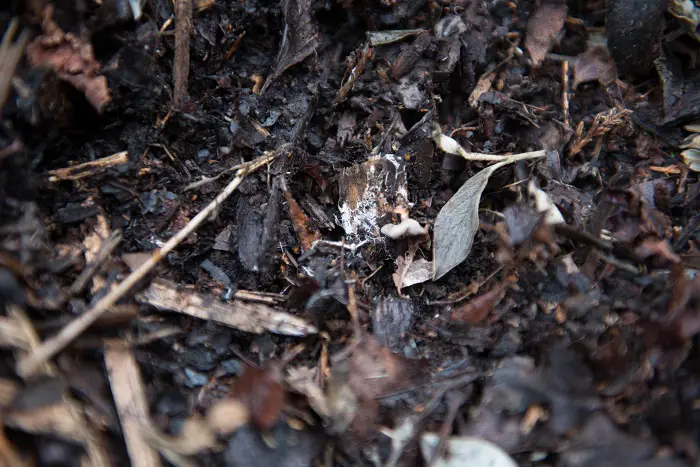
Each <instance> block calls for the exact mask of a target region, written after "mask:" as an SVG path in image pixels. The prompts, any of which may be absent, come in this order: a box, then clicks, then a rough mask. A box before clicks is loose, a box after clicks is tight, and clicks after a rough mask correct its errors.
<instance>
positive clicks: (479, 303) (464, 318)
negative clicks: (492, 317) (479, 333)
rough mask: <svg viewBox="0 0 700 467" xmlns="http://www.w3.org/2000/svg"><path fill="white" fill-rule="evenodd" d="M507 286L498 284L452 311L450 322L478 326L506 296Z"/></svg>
mask: <svg viewBox="0 0 700 467" xmlns="http://www.w3.org/2000/svg"><path fill="white" fill-rule="evenodd" d="M505 290H506V288H505V285H504V284H498V285H497V286H496V287H494V288H493V289H491V290H489V291H488V292H486V293H484V294H481V295H479V296H478V297H474V298H473V299H471V300H469V301H468V302H466V303H464V304H463V305H460V306H458V307H456V308H455V309H454V310H452V314H451V315H450V320H451V321H455V322H461V323H469V324H477V323H480V322H481V321H483V320H484V319H486V317H487V316H488V314H489V312H490V311H491V310H493V308H494V307H495V306H496V304H498V302H499V301H501V299H502V298H503V296H504V295H505Z"/></svg>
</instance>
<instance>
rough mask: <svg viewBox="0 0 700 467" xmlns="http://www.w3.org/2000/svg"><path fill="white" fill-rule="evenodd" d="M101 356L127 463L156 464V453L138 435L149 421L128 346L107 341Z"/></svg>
mask: <svg viewBox="0 0 700 467" xmlns="http://www.w3.org/2000/svg"><path fill="white" fill-rule="evenodd" d="M104 356H105V366H106V367H107V375H108V376H109V383H110V386H111V387H112V395H113V396H114V403H115V405H116V407H117V412H118V413H119V421H120V422H121V425H122V433H123V434H124V441H125V442H126V449H127V452H128V453H129V459H131V465H132V466H134V467H160V466H161V462H160V457H159V456H158V453H157V452H156V451H155V450H154V449H153V448H152V447H151V445H150V444H148V442H147V441H146V440H145V439H144V438H143V436H142V434H143V433H142V429H141V427H143V426H148V425H149V423H150V420H149V417H148V402H147V401H146V394H145V392H144V390H143V382H142V381H141V373H140V371H139V367H138V364H137V363H136V359H135V358H134V355H133V353H132V352H131V349H130V348H129V347H128V346H124V345H114V346H112V345H107V346H106V348H105V354H104Z"/></svg>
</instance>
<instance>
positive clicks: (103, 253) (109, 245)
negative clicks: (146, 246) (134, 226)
mask: <svg viewBox="0 0 700 467" xmlns="http://www.w3.org/2000/svg"><path fill="white" fill-rule="evenodd" d="M121 241H122V231H121V230H115V231H114V232H112V234H111V235H110V236H109V238H107V239H106V240H105V241H104V242H103V243H102V246H101V247H100V251H98V252H97V256H96V257H95V260H94V261H92V262H91V263H90V264H88V265H87V266H86V267H85V269H83V271H82V272H81V273H80V275H79V276H78V278H77V279H76V280H75V282H73V285H71V287H70V291H69V294H70V295H71V296H72V295H76V294H78V293H80V292H81V291H82V290H83V288H84V287H85V285H86V284H87V283H88V281H89V280H90V279H91V278H92V276H94V275H95V273H96V272H97V270H98V269H99V268H100V266H101V265H102V263H104V262H105V260H106V259H107V258H108V257H109V255H111V254H112V252H113V251H114V249H115V248H116V247H117V245H119V242H121Z"/></svg>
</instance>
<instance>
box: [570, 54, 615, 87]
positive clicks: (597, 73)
mask: <svg viewBox="0 0 700 467" xmlns="http://www.w3.org/2000/svg"><path fill="white" fill-rule="evenodd" d="M571 64H572V66H573V68H574V81H573V87H574V89H576V87H577V86H578V85H579V84H581V83H586V82H589V81H599V82H600V83H601V84H602V85H603V86H607V85H609V84H612V83H614V82H615V80H616V79H617V68H616V67H615V60H613V58H612V57H611V56H610V51H609V50H608V49H607V47H605V46H600V45H599V46H595V47H591V48H589V49H588V50H586V51H585V52H584V53H582V54H581V55H579V56H578V57H576V58H574V59H573V60H572V61H571Z"/></svg>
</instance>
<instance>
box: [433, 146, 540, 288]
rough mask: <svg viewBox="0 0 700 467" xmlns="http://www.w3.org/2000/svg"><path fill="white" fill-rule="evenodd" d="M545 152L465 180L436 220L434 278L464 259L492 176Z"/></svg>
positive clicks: (510, 160) (515, 157)
mask: <svg viewBox="0 0 700 467" xmlns="http://www.w3.org/2000/svg"><path fill="white" fill-rule="evenodd" d="M544 154H545V151H537V152H533V153H523V154H515V155H513V156H507V157H505V160H503V161H501V162H498V163H497V164H494V165H491V166H489V167H486V168H485V169H483V170H481V171H480V172H478V173H477V174H476V175H474V176H473V177H472V178H470V179H469V180H467V181H466V182H465V183H464V185H462V187H461V188H460V189H459V190H458V191H457V193H455V194H454V196H452V198H450V200H449V201H448V202H447V204H445V206H443V208H442V209H441V210H440V212H439V213H438V216H437V219H436V220H435V234H434V238H433V280H438V279H440V278H441V277H442V276H444V275H445V274H447V273H448V272H449V271H451V270H452V269H453V268H454V267H456V266H458V265H459V264H460V263H461V262H462V261H464V260H465V259H466V258H467V256H468V255H469V252H470V251H471V248H472V243H473V242H474V236H475V235H476V231H477V230H478V229H479V202H480V201H481V194H482V193H483V191H484V188H486V184H487V183H488V181H489V178H491V175H493V173H494V172H495V171H496V170H498V169H499V168H501V167H503V166H504V165H507V164H511V163H513V162H515V161H517V160H523V159H532V158H536V157H542V156H544Z"/></svg>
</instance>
